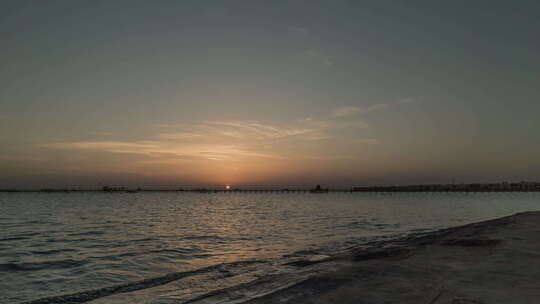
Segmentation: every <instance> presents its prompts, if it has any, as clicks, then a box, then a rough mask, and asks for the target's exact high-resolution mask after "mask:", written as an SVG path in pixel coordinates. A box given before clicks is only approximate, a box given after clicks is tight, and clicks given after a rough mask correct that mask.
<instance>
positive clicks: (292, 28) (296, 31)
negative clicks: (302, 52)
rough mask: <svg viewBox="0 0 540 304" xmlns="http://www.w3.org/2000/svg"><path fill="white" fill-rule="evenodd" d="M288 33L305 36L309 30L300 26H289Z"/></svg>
mask: <svg viewBox="0 0 540 304" xmlns="http://www.w3.org/2000/svg"><path fill="white" fill-rule="evenodd" d="M289 31H290V32H291V33H293V34H295V35H299V36H307V35H309V28H307V27H301V26H290V27H289Z"/></svg>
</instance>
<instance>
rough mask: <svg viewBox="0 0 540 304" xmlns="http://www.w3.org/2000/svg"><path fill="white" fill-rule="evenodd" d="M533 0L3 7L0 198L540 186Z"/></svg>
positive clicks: (539, 20) (538, 23) (539, 89)
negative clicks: (53, 191)
mask: <svg viewBox="0 0 540 304" xmlns="http://www.w3.org/2000/svg"><path fill="white" fill-rule="evenodd" d="M539 30H540V1H526V0H524V1H507V0H504V1H495V0H490V1H487V0H486V1H481V0H479V1H458V0H456V1H427V0H426V1H405V0H404V1H352V0H349V1H314V0H305V1H302V0H294V1H293V0H291V1H281V0H278V1H248V0H246V1H201V0H196V1H195V0H193V1H188V0H183V1H165V0H162V1H135V0H130V1H121V0H117V1H97V0H96V1H54V0H51V1H39V0H36V1H26V0H14V1H1V2H0V188H2V187H20V188H23V187H60V186H76V185H103V184H114V185H126V186H139V185H140V186H145V185H158V186H165V185H179V186H220V185H226V184H230V185H232V186H238V187H242V186H243V187H248V186H276V187H277V186H285V185H292V186H311V185H313V184H317V183H320V184H323V185H327V186H352V185H358V186H361V185H374V184H414V183H450V182H452V181H455V182H491V181H503V180H509V181H515V180H517V181H520V180H540V119H539V114H540V57H539V54H540V39H538V34H539Z"/></svg>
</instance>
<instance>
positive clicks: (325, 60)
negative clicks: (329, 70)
mask: <svg viewBox="0 0 540 304" xmlns="http://www.w3.org/2000/svg"><path fill="white" fill-rule="evenodd" d="M305 54H306V56H308V57H310V58H313V59H315V60H317V61H319V62H320V63H322V64H324V65H325V66H327V67H333V66H334V61H333V60H332V59H331V58H330V57H329V56H327V55H326V54H324V53H323V52H322V51H321V50H317V49H309V50H307V51H306V52H305Z"/></svg>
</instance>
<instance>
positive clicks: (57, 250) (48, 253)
mask: <svg viewBox="0 0 540 304" xmlns="http://www.w3.org/2000/svg"><path fill="white" fill-rule="evenodd" d="M75 251H77V250H75V249H69V248H66V249H51V250H35V251H30V253H31V254H40V255H50V254H58V253H62V252H75Z"/></svg>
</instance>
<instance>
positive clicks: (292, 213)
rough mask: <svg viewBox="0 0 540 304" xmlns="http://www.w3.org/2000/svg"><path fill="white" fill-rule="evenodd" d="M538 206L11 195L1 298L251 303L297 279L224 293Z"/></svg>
mask: <svg viewBox="0 0 540 304" xmlns="http://www.w3.org/2000/svg"><path fill="white" fill-rule="evenodd" d="M533 210H540V193H347V192H343V193H234V192H230V193H190V192H138V193H120V192H118V193H102V192H69V193H39V192H15V193H0V303H26V302H31V301H36V300H40V299H47V298H48V300H47V301H49V302H46V300H44V301H42V302H41V303H69V301H70V300H73V297H72V298H69V295H74V297H79V298H78V299H79V300H80V299H82V298H81V297H80V295H82V294H84V295H85V297H87V298H85V301H86V300H88V301H90V300H91V301H90V303H242V302H243V301H246V300H249V299H251V298H254V297H258V296H261V295H264V294H267V293H269V292H272V291H274V290H277V289H279V288H284V287H286V286H288V285H287V284H289V285H290V284H292V283H294V282H286V283H285V282H281V283H280V282H278V281H276V282H274V283H272V284H266V285H265V286H266V287H264V288H263V287H261V289H258V290H250V291H249V292H243V293H241V292H237V293H236V294H235V295H234V296H231V292H224V291H227V290H234V289H235V286H243V285H245V284H248V283H249V282H253V281H255V280H262V279H264V278H269V279H268V282H271V281H272V279H271V278H272V277H280V276H279V275H280V274H284V273H285V274H287V273H292V272H294V271H296V270H295V269H294V267H292V266H289V265H290V262H291V261H294V260H298V259H313V258H318V257H325V256H330V255H333V254H337V253H339V252H342V251H346V250H348V249H350V248H353V247H355V246H361V245H362V244H366V243H368V242H370V241H373V240H384V239H392V238H397V237H400V236H403V235H406V234H410V233H421V232H428V231H432V230H436V229H441V228H447V227H451V226H458V225H463V224H467V223H472V222H477V221H482V220H488V219H493V218H497V217H501V216H507V215H511V214H514V213H517V212H522V211H533ZM237 289H238V288H237ZM59 296H64V297H63V298H62V297H60V298H59ZM35 303H40V302H39V301H36V302H35Z"/></svg>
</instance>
